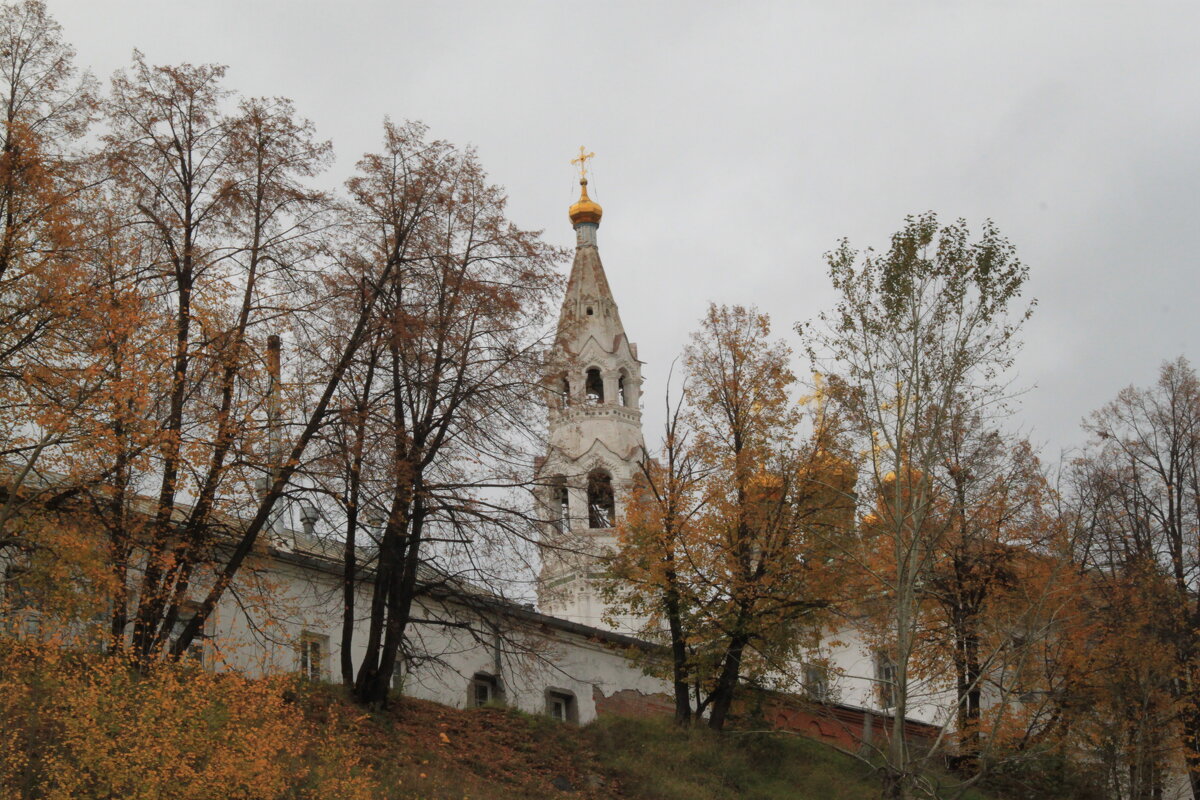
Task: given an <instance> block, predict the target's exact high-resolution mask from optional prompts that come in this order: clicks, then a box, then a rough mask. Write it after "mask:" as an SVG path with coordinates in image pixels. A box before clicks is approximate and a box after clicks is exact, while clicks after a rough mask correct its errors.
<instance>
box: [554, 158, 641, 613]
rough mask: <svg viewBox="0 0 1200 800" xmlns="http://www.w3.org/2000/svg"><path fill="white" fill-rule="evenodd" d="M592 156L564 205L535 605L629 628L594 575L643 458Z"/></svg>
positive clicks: (635, 370) (634, 364) (634, 386)
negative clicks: (604, 259) (604, 255)
mask: <svg viewBox="0 0 1200 800" xmlns="http://www.w3.org/2000/svg"><path fill="white" fill-rule="evenodd" d="M591 156H592V154H591V153H587V152H586V151H585V150H584V149H583V148H582V147H581V148H579V157H578V158H576V159H575V160H574V161H573V162H572V163H575V164H579V165H580V179H579V185H580V194H579V201H578V202H577V203H575V204H574V205H572V206H571V209H570V217H571V224H572V225H573V226H574V228H575V260H574V263H573V264H572V265H571V277H570V279H569V281H568V283H567V291H566V296H565V297H564V298H563V305H562V311H561V313H560V314H559V319H558V331H557V334H556V336H555V340H554V346H553V348H551V351H550V353H549V354H548V355H547V357H546V362H545V373H544V378H543V379H544V385H545V387H546V396H547V405H548V406H549V409H548V413H549V434H550V435H549V446H548V448H547V453H546V457H545V459H544V460H543V461H542V463H541V466H540V467H539V470H538V482H539V485H540V487H541V488H540V491H541V492H542V503H543V506H544V508H545V511H546V514H545V519H546V522H545V524H544V526H543V531H542V572H541V576H540V579H539V585H538V604H539V606H540V607H541V610H542V611H543V612H544V613H547V614H552V615H554V616H556V617H561V618H563V619H568V620H571V621H573V622H579V623H582V624H585V625H592V626H595V627H603V628H611V629H615V630H621V631H623V632H632V631H633V630H634V629H635V621H634V620H630V619H621V620H612V621H610V620H606V619H605V614H606V611H607V606H606V604H605V603H604V598H603V596H602V594H601V591H600V581H601V579H602V578H603V575H604V569H605V560H606V557H607V555H608V554H610V553H612V552H613V551H614V549H615V548H616V545H617V539H616V530H615V527H614V526H615V524H616V520H617V519H618V518H619V516H620V515H621V513H622V511H623V508H624V500H625V498H626V497H627V495H628V493H629V490H630V487H631V485H632V483H633V479H634V476H635V475H636V474H637V472H638V470H639V466H638V465H639V463H640V461H641V458H642V451H643V448H644V443H643V440H642V412H641V410H640V404H639V399H640V397H641V386H642V371H641V362H640V361H638V357H637V345H635V344H632V343H630V341H629V337H628V336H626V335H625V328H624V326H622V324H621V315H620V313H619V312H618V310H617V303H616V300H614V299H613V296H612V290H611V289H609V286H608V279H607V277H605V274H604V266H603V265H602V264H601V263H600V252H599V250H598V249H597V245H596V232H597V230H598V229H599V227H600V217H601V215H602V213H603V210H602V209H601V208H600V205H599V204H598V203H596V202H594V201H593V200H592V199H591V198H589V197H588V191H587V187H588V180H587V160H588V159H589V158H591Z"/></svg>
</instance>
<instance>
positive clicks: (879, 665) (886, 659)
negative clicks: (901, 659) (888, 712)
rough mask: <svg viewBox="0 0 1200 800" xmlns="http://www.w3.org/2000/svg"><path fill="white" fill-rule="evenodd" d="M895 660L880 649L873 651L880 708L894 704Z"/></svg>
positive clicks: (897, 673)
mask: <svg viewBox="0 0 1200 800" xmlns="http://www.w3.org/2000/svg"><path fill="white" fill-rule="evenodd" d="M899 674H900V673H899V671H898V670H897V669H896V662H895V661H893V660H892V657H891V656H889V655H888V654H887V653H885V652H883V651H882V650H878V651H876V653H875V686H876V692H877V695H878V697H879V705H880V706H881V707H882V708H893V707H894V706H895V705H896V683H897V678H898V677H899Z"/></svg>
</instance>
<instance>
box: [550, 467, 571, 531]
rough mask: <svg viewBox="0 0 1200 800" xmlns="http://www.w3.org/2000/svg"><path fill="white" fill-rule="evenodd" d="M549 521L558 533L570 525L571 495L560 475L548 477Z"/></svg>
mask: <svg viewBox="0 0 1200 800" xmlns="http://www.w3.org/2000/svg"><path fill="white" fill-rule="evenodd" d="M550 522H551V524H552V525H554V527H555V528H556V529H557V530H558V531H559V532H560V533H564V532H566V531H567V530H569V529H570V527H571V495H570V494H569V493H568V491H567V480H566V478H564V477H563V476H562V475H555V476H554V477H553V478H551V479H550Z"/></svg>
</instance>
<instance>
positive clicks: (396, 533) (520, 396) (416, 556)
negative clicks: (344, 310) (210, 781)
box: [343, 122, 562, 706]
mask: <svg viewBox="0 0 1200 800" xmlns="http://www.w3.org/2000/svg"><path fill="white" fill-rule="evenodd" d="M358 166H359V171H358V174H357V175H356V176H355V177H354V178H352V179H351V180H350V181H349V183H348V185H347V188H348V189H349V193H350V198H351V206H350V211H349V214H350V226H351V231H352V235H353V237H354V240H353V247H354V250H353V253H354V255H353V261H354V263H356V264H359V265H360V268H361V269H362V279H363V280H364V281H365V282H367V283H369V284H371V285H373V286H375V287H377V289H376V290H377V291H378V293H379V296H380V302H379V304H378V306H377V308H376V311H375V313H374V314H373V316H372V317H371V331H372V336H374V337H375V338H374V339H373V340H372V341H374V342H375V343H376V344H375V346H374V347H372V348H370V349H369V350H368V351H367V352H366V354H365V355H364V357H363V358H362V359H360V366H359V367H358V369H359V371H360V372H361V378H360V380H361V383H359V384H358V385H357V388H355V389H354V390H353V391H352V392H351V394H350V399H351V404H350V406H351V410H352V411H353V412H354V413H351V414H350V415H348V416H347V417H346V418H345V419H346V420H347V421H348V422H350V424H351V426H355V425H358V426H360V427H358V428H352V432H350V433H348V434H347V435H345V436H344V437H343V438H344V440H345V441H353V442H361V437H362V435H363V431H364V430H366V431H368V432H369V433H370V435H371V436H372V439H373V441H375V442H378V443H379V444H376V445H375V447H374V448H373V449H374V450H375V451H376V453H377V454H378V455H379V458H378V459H377V460H375V465H376V466H378V467H381V469H379V470H377V471H373V473H372V485H373V487H374V488H372V489H371V491H372V493H373V496H374V497H375V504H376V508H377V509H378V510H379V511H380V514H379V516H380V522H381V528H382V529H381V530H379V531H375V532H373V536H374V539H375V541H374V542H372V544H373V548H372V549H373V550H374V558H373V559H371V560H370V561H369V562H368V564H367V565H368V566H370V567H371V571H372V574H371V578H370V591H371V601H370V609H369V616H368V619H369V624H368V631H367V641H366V643H365V645H366V650H365V653H364V655H363V659H362V661H361V663H360V664H359V665H358V669H357V673H356V675H355V681H354V692H355V695H356V697H357V698H358V700H359V701H360V702H362V703H365V704H368V705H372V706H381V705H384V704H386V702H387V696H388V689H389V687H390V685H391V680H392V675H393V674H394V672H395V670H396V667H397V664H398V662H399V660H400V659H401V658H402V657H403V656H404V655H405V647H406V646H408V644H409V641H408V640H409V637H410V636H411V629H410V624H411V621H412V618H413V617H414V609H415V608H416V607H417V603H418V597H419V595H420V594H421V593H422V592H425V591H428V590H429V589H430V587H429V585H428V584H429V582H430V581H431V580H432V581H433V582H434V583H437V582H449V581H450V580H451V577H450V576H453V575H454V574H455V573H456V572H458V571H460V570H462V569H466V570H467V571H468V572H469V573H470V574H472V575H479V574H481V573H480V572H479V570H480V569H482V567H481V566H480V565H481V563H482V562H481V561H480V560H479V559H481V558H482V556H483V555H484V549H485V544H484V542H485V541H486V540H487V538H488V536H489V534H495V535H514V536H518V537H520V536H525V537H526V538H530V533H529V532H530V531H532V530H533V529H534V527H533V524H532V523H533V520H532V517H531V515H528V514H522V513H521V511H520V509H519V508H516V509H514V508H512V507H508V506H507V505H506V504H505V503H504V502H502V501H500V500H498V499H497V498H496V497H495V496H493V495H489V494H488V492H489V491H496V490H503V489H505V488H507V487H512V486H519V485H522V484H524V483H527V481H528V478H527V477H526V476H527V474H528V472H527V470H528V471H531V470H530V467H531V463H530V462H529V461H528V460H522V452H523V448H525V449H528V448H527V447H526V446H527V445H528V444H529V443H530V441H531V439H530V431H531V430H533V429H534V427H535V426H536V425H537V423H538V422H539V420H536V419H535V418H534V416H533V415H534V414H536V408H535V407H534V404H531V403H529V402H528V397H529V393H530V392H531V391H534V390H535V389H536V387H537V386H538V385H539V380H538V378H539V375H538V373H539V370H540V360H539V350H538V347H539V345H540V344H541V337H542V336H543V334H544V322H545V314H546V312H547V308H548V302H549V300H550V296H551V293H552V292H553V290H554V289H556V288H557V286H558V284H559V279H558V276H557V273H556V271H555V265H556V264H557V263H558V261H559V260H561V257H562V254H561V252H560V251H558V250H556V249H554V248H551V247H549V246H547V245H545V244H544V243H542V242H541V240H540V238H539V237H538V235H537V234H536V233H533V232H529V231H525V230H522V229H520V228H518V227H517V226H515V225H513V224H512V223H511V222H510V221H509V220H508V219H507V218H506V216H505V214H504V205H505V198H504V195H503V193H502V192H501V191H500V189H499V188H497V187H495V186H493V185H490V184H489V183H487V180H486V176H485V175H484V173H483V170H482V169H481V167H480V166H479V163H478V161H477V159H476V157H475V155H474V153H473V152H471V151H470V150H463V149H458V148H455V147H453V146H451V145H449V144H448V143H446V142H441V141H429V140H427V138H426V131H425V128H424V127H423V126H421V125H419V124H416V123H409V124H406V125H394V124H392V123H390V122H389V123H385V126H384V147H383V150H382V151H381V152H379V153H374V154H370V155H367V156H365V157H364V158H363V159H362V160H361V161H360V162H359V165H358ZM355 393H357V398H356V397H355ZM368 408H369V409H370V413H371V414H373V415H375V416H374V418H373V419H367V418H366V416H362V417H360V416H358V415H359V414H363V415H365V414H366V412H367V410H368ZM355 409H359V410H355ZM360 419H361V421H360ZM363 425H367V426H369V427H368V428H365V429H364V428H362V427H361V426H363ZM356 446H358V445H356ZM352 453H353V447H352ZM356 462H357V465H356ZM363 464H364V462H363V461H362V460H361V459H356V458H355V456H354V455H351V459H350V464H349V466H350V475H351V478H352V483H351V489H352V490H353V489H354V483H353V481H358V482H359V483H358V486H359V492H360V496H361V489H362V480H361V479H362V477H363V476H362V472H361V470H362V468H363ZM353 510H354V512H355V513H356V514H358V513H359V512H360V510H361V500H360V499H357V498H356V499H355V502H354V505H353ZM350 533H352V532H350ZM354 541H355V540H354V539H353V538H352V536H350V535H348V536H347V539H346V542H347V550H346V552H347V556H346V560H345V564H346V569H347V571H348V572H349V571H350V570H354V569H357V567H356V566H355V562H356V561H357V559H356V557H354V556H353V555H352V550H351V548H353V547H354ZM430 566H433V567H434V569H433V570H429V569H428V568H429V567H430ZM350 580H351V577H350V575H349V574H348V575H347V577H346V582H347V586H349V583H350ZM491 582H493V583H494V581H491ZM345 596H346V598H347V599H350V598H351V597H352V592H351V591H350V590H349V589H347V591H346V593H345ZM347 618H348V619H350V617H349V615H348V616H347ZM432 624H437V621H432ZM347 638H348V635H346V634H344V636H343V641H344V642H345V641H346V639H347Z"/></svg>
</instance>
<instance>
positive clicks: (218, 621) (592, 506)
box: [19, 178, 947, 741]
mask: <svg viewBox="0 0 1200 800" xmlns="http://www.w3.org/2000/svg"><path fill="white" fill-rule="evenodd" d="M581 186H582V191H581V197H580V199H579V201H578V202H577V203H575V204H574V205H572V206H571V209H570V217H571V222H572V224H573V226H574V229H575V234H576V250H575V257H574V262H573V264H572V267H571V274H570V278H569V281H568V284H567V289H566V296H565V297H564V299H563V304H562V311H561V315H560V318H559V322H558V328H557V335H556V338H555V342H554V346H553V348H552V351H551V353H550V354H549V355H548V356H547V358H546V362H545V363H546V372H545V385H546V387H547V397H548V403H547V404H548V406H549V410H548V413H549V437H548V449H547V452H546V454H545V457H544V459H542V460H541V461H540V463H539V466H538V479H539V481H538V482H539V484H541V485H542V486H543V487H544V489H543V490H542V502H543V503H544V505H545V507H546V508H547V509H548V511H549V514H548V515H547V519H548V522H547V524H546V526H545V529H544V531H543V545H544V547H543V558H542V561H543V566H542V571H541V575H540V580H539V587H540V588H539V594H538V608H537V609H534V608H533V607H531V606H527V605H522V604H520V603H514V602H512V601H509V600H505V599H503V598H500V597H498V596H496V595H493V594H490V593H489V592H488V591H486V589H483V588H480V587H475V586H466V585H462V584H459V583H455V582H453V581H448V580H438V579H437V576H432V578H433V579H431V581H430V584H431V588H430V589H429V590H428V591H427V592H426V593H425V594H424V595H423V596H422V597H421V599H420V600H419V603H418V605H419V606H421V607H419V608H416V609H414V613H413V617H414V621H413V622H412V623H411V624H410V627H409V631H410V637H411V639H412V647H411V653H409V657H408V658H407V659H406V661H405V662H404V665H403V668H402V670H401V673H400V674H399V675H398V676H397V678H396V682H397V688H398V689H400V691H402V692H403V693H404V694H406V695H409V696H413V697H418V698H423V699H427V700H432V701H436V702H439V703H444V704H447V705H450V706H458V707H464V706H470V705H478V704H484V703H488V702H493V701H501V702H504V703H507V704H509V705H512V706H514V707H516V708H519V709H521V710H523V711H527V712H530V713H545V714H549V715H551V716H555V717H558V718H561V719H564V720H568V721H573V722H579V723H586V722H588V721H590V720H592V719H595V718H596V716H597V715H598V714H604V713H657V712H662V713H667V714H669V713H671V710H672V709H673V701H672V689H671V685H670V683H669V681H668V680H666V679H664V678H662V677H657V676H655V675H651V674H649V673H648V672H647V671H646V670H645V669H644V665H645V661H646V659H647V658H650V659H654V658H665V654H666V650H665V648H664V647H663V646H662V645H661V644H656V643H652V642H647V641H643V640H641V639H639V638H637V636H636V635H635V632H636V631H637V630H639V629H640V625H639V624H638V621H637V620H634V619H628V618H615V619H614V618H611V617H610V615H608V613H607V608H606V606H605V603H604V600H603V597H602V595H601V593H600V592H599V591H598V589H597V585H598V580H597V579H599V578H600V577H601V576H602V573H603V569H604V567H603V554H604V553H605V552H608V551H611V550H612V549H613V548H615V546H616V538H615V529H614V524H615V520H616V519H617V518H619V517H620V515H621V514H622V510H623V508H622V506H623V498H624V497H625V496H626V494H627V492H628V489H629V487H630V485H631V483H632V480H633V477H634V474H635V472H636V470H637V469H638V468H639V467H638V464H639V462H640V460H641V458H642V455H643V451H644V442H643V436H642V425H641V410H640V398H641V386H642V363H641V362H640V361H639V360H638V351H637V345H635V344H633V343H632V342H631V341H630V339H629V336H628V335H627V333H626V331H625V328H624V325H623V324H622V322H621V316H620V312H619V310H618V307H617V302H616V299H615V298H614V296H613V293H612V290H611V288H610V287H609V283H608V280H607V277H606V276H605V271H604V266H603V264H602V263H601V260H600V252H599V245H598V237H597V234H598V229H599V225H600V219H601V214H602V211H601V208H600V206H599V205H598V204H596V203H595V202H593V201H592V200H590V199H589V198H588V195H587V180H586V178H584V179H583V180H582V181H581ZM310 522H311V521H309V520H306V523H310ZM305 527H306V528H309V527H310V524H306V525H305ZM271 539H272V541H271V544H270V546H268V547H266V548H263V549H262V550H261V551H260V552H258V553H256V554H255V555H254V557H253V559H252V560H251V561H250V562H247V565H246V568H244V569H243V570H242V571H241V573H239V576H238V578H237V579H236V581H235V585H234V587H233V588H234V591H228V592H226V593H225V594H224V596H223V599H222V600H221V602H220V604H219V606H218V607H217V609H216V610H215V611H214V613H213V614H212V616H211V617H210V618H209V620H208V623H207V626H206V627H207V630H206V631H205V640H204V644H203V645H202V646H201V647H198V648H196V650H195V653H194V654H193V655H194V657H195V658H197V659H200V660H202V661H203V662H204V664H205V666H207V667H210V668H214V669H238V670H242V671H245V672H247V673H250V674H265V673H268V672H279V671H298V672H301V673H303V674H304V675H305V676H306V677H309V678H312V679H317V680H336V679H337V677H338V676H339V674H340V669H339V664H340V661H341V653H340V651H339V642H340V640H341V634H342V603H341V593H342V565H341V554H340V550H339V549H337V547H336V544H331V543H329V542H325V541H322V540H321V539H319V538H318V537H316V536H313V535H312V533H311V529H310V530H288V529H277V530H276V531H275V532H274V533H273V535H272V537H271ZM362 591H363V594H362V596H361V597H360V599H359V601H358V603H359V607H368V606H369V603H370V597H369V595H368V591H369V590H368V589H367V588H364V589H363V590H362ZM25 613H26V614H27V617H28V618H27V619H26V620H24V621H23V622H21V621H19V624H29V625H33V624H35V623H36V620H35V619H34V617H33V616H32V615H35V614H36V612H25ZM361 626H362V630H361V631H355V636H354V638H353V641H354V648H355V650H356V651H358V650H361V649H365V644H364V643H365V641H366V639H367V635H366V634H367V631H366V626H367V623H366V621H365V620H363V621H362V622H361ZM831 638H832V637H831ZM836 641H837V642H839V643H838V644H836V646H833V645H831V646H830V647H829V648H828V649H827V651H826V652H823V653H822V654H821V655H822V657H823V660H824V661H825V662H826V663H828V664H830V665H831V666H832V668H831V669H829V670H828V671H827V672H826V673H825V674H826V675H827V676H828V677H827V685H825V686H822V687H821V691H820V693H819V694H820V696H819V697H817V698H815V700H816V701H823V702H821V703H820V705H821V706H822V707H823V708H824V709H826V711H827V712H828V713H826V714H825V716H824V718H823V719H824V721H821V720H819V719H818V718H819V717H821V714H820V713H819V712H818V711H816V710H814V712H813V714H812V715H809V717H805V718H804V719H805V720H807V721H806V722H804V723H803V724H801V727H804V726H805V725H807V726H809V728H810V730H808V731H806V732H812V733H815V734H817V735H822V736H825V737H826V738H831V739H839V738H840V739H842V740H843V741H845V740H846V737H847V735H848V734H852V735H854V736H858V735H861V734H862V733H863V730H864V729H863V725H864V724H868V725H874V724H876V723H880V716H881V715H885V714H886V709H885V708H883V707H882V701H881V698H882V697H884V696H885V693H883V692H880V691H879V690H878V687H879V686H880V685H881V684H882V683H883V682H885V681H886V679H887V675H881V674H879V670H880V664H879V663H878V660H877V659H876V658H875V657H874V654H873V653H872V651H871V650H870V648H869V647H868V646H867V645H866V644H865V643H864V642H863V640H862V639H861V637H858V636H857V635H855V633H854V632H853V631H852V630H849V631H847V630H843V631H839V632H838V633H837V636H836ZM361 655H362V653H361V652H354V653H352V656H353V659H354V663H356V664H357V663H359V662H360V660H361ZM813 708H814V709H817V705H813ZM835 712H836V713H835ZM946 712H947V709H945V708H939V707H937V706H934V705H929V706H924V707H919V708H917V709H915V710H914V711H913V712H910V715H911V716H912V717H913V718H914V723H915V724H920V723H925V725H924V726H923V727H924V728H925V733H926V735H929V732H930V731H936V728H935V727H932V726H940V725H942V724H944V723H945V722H946V716H947V713H946ZM814 720H815V721H814ZM830 720H832V722H830ZM839 720H840V721H839ZM826 725H834V726H835V728H836V727H837V726H841V729H840V730H834V729H829V728H826V727H824V726H826ZM855 728H857V730H855ZM877 729H878V730H882V724H880V725H879V727H878V728H877ZM868 735H869V734H868Z"/></svg>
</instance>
